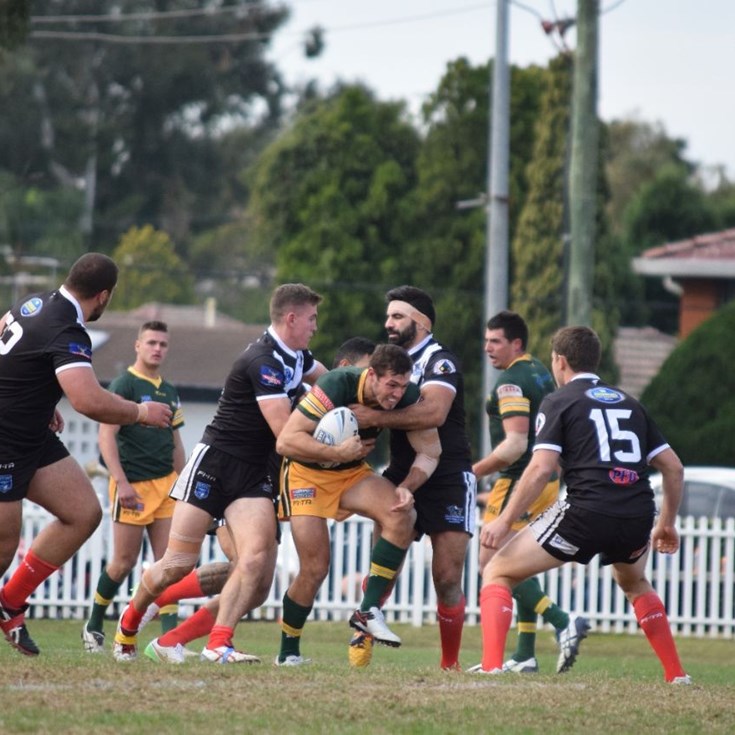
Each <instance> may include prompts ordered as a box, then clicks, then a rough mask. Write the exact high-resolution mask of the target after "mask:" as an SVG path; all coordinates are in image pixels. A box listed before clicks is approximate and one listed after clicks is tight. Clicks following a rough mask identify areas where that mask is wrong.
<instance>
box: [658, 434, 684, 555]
mask: <svg viewBox="0 0 735 735" xmlns="http://www.w3.org/2000/svg"><path fill="white" fill-rule="evenodd" d="M650 464H651V466H652V467H654V468H655V469H657V470H658V471H659V472H660V473H661V479H662V486H663V493H664V499H663V502H662V504H661V512H660V513H659V515H658V518H657V519H656V524H655V526H654V527H653V532H652V534H651V541H652V543H653V546H654V548H655V549H656V551H660V552H662V553H664V554H673V553H674V552H676V551H677V550H678V548H679V534H678V532H677V530H676V514H677V513H678V511H679V505H680V504H681V498H682V494H683V492H684V467H683V466H682V464H681V460H680V459H679V457H678V455H677V454H676V452H675V451H674V450H673V449H671V448H670V447H668V448H667V449H664V450H663V451H662V452H660V453H659V454H657V455H656V456H655V457H653V459H651V461H650Z"/></svg>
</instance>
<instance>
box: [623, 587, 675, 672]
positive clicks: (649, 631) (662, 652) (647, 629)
mask: <svg viewBox="0 0 735 735" xmlns="http://www.w3.org/2000/svg"><path fill="white" fill-rule="evenodd" d="M633 609H634V610H635V616H636V619H637V620H638V625H640V626H641V628H642V630H643V632H644V633H645V634H646V638H648V642H649V643H650V644H651V648H653V650H654V652H655V654H656V655H657V656H658V660H659V661H660V662H661V665H662V666H663V667H664V678H665V679H666V681H671V680H672V679H674V678H676V677H677V676H686V672H685V671H684V669H683V668H682V666H681V661H680V660H679V654H678V652H677V650H676V643H674V637H673V636H672V635H671V627H670V626H669V618H668V616H667V615H666V610H665V608H664V604H663V602H661V598H660V597H659V596H658V595H657V594H656V593H655V592H647V593H646V594H645V595H640V597H636V598H635V600H633Z"/></svg>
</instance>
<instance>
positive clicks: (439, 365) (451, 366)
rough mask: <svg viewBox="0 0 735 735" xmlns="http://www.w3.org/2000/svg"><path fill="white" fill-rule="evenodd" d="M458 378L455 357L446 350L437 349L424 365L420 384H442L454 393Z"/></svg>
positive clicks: (456, 388) (459, 376) (458, 372)
mask: <svg viewBox="0 0 735 735" xmlns="http://www.w3.org/2000/svg"><path fill="white" fill-rule="evenodd" d="M460 380H461V374H460V371H459V368H458V366H457V358H456V357H455V356H454V355H453V354H452V353H451V352H449V351H448V350H439V351H438V352H436V353H434V354H433V355H432V356H431V359H430V360H429V361H428V363H427V365H426V369H425V370H424V379H423V382H422V386H425V385H442V386H444V387H445V388H449V389H450V390H451V391H453V392H454V393H456V392H457V390H458V386H459V382H460Z"/></svg>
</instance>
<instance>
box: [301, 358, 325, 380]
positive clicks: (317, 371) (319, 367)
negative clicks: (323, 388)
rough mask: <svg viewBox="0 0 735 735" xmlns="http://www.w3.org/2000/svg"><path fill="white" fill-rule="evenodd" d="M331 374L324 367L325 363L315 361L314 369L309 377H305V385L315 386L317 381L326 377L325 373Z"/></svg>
mask: <svg viewBox="0 0 735 735" xmlns="http://www.w3.org/2000/svg"><path fill="white" fill-rule="evenodd" d="M327 372H329V370H328V369H327V368H326V367H325V366H324V364H323V363H321V362H319V360H314V367H313V369H312V370H311V371H310V372H309V374H308V375H304V383H308V384H309V385H314V383H316V381H317V380H318V379H319V378H320V377H321V376H322V375H324V373H327Z"/></svg>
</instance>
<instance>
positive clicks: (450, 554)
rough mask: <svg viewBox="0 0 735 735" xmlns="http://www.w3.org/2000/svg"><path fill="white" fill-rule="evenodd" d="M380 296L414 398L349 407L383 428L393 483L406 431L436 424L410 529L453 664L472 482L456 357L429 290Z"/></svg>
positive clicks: (444, 659) (404, 458) (454, 666)
mask: <svg viewBox="0 0 735 735" xmlns="http://www.w3.org/2000/svg"><path fill="white" fill-rule="evenodd" d="M386 300H387V302H388V308H387V318H386V322H385V328H386V331H387V333H388V340H389V341H390V342H391V343H393V344H397V345H400V346H401V347H403V348H405V349H406V350H407V351H408V353H409V355H410V356H411V359H412V360H413V374H412V376H411V381H412V382H413V383H415V384H416V385H418V386H419V388H420V390H421V400H420V401H419V402H418V403H417V404H415V405H413V406H410V407H408V408H405V409H400V410H394V411H374V410H371V409H368V408H366V407H365V406H350V408H352V410H353V411H354V412H355V415H356V416H357V418H358V422H359V424H360V428H367V427H369V426H378V427H381V428H389V429H391V436H390V452H391V461H390V465H389V466H388V468H387V469H386V471H385V473H384V474H385V476H386V477H387V478H388V479H389V480H391V482H394V483H397V482H400V480H401V478H403V477H405V475H406V472H407V471H408V469H409V468H410V466H411V463H412V462H413V461H414V459H415V457H416V453H415V452H414V450H413V449H412V447H411V445H410V444H409V442H408V440H407V438H406V431H413V430H417V429H429V428H437V429H438V430H439V439H440V441H441V457H440V459H439V464H438V466H437V468H436V469H435V470H434V473H433V474H432V476H431V477H430V478H429V479H428V480H427V482H426V483H425V484H424V485H423V486H422V488H421V492H419V493H417V495H416V506H415V507H416V515H417V520H416V529H417V534H418V536H420V535H422V534H427V535H428V536H429V538H430V539H431V545H432V549H433V555H432V563H431V564H432V566H431V573H432V579H433V582H434V588H435V589H436V595H437V619H438V620H439V633H440V638H441V648H442V653H441V661H440V665H441V667H442V668H443V669H446V670H459V669H460V665H459V649H460V645H461V642H462V629H463V627H464V614H465V596H464V593H463V591H462V580H463V578H464V563H465V557H466V555H467V546H468V543H469V539H470V537H471V536H472V534H473V533H474V529H475V503H476V480H475V476H474V474H473V473H472V461H471V454H470V443H469V440H468V439H467V432H466V430H465V413H464V380H463V377H462V372H461V368H460V366H459V361H458V360H457V357H456V356H455V355H454V353H452V352H451V351H450V350H448V349H447V348H446V347H444V346H442V345H441V344H439V342H437V341H436V340H435V339H434V336H433V334H432V329H433V325H434V323H435V321H436V312H435V310H434V303H433V301H432V299H431V296H429V294H427V293H426V292H425V291H422V290H421V289H420V288H416V287H414V286H399V287H398V288H394V289H391V290H390V291H388V293H387V294H386Z"/></svg>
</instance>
